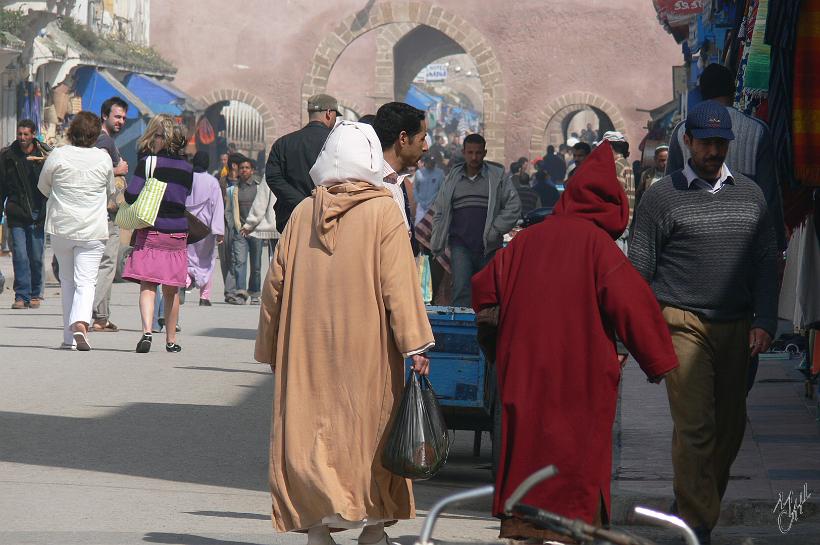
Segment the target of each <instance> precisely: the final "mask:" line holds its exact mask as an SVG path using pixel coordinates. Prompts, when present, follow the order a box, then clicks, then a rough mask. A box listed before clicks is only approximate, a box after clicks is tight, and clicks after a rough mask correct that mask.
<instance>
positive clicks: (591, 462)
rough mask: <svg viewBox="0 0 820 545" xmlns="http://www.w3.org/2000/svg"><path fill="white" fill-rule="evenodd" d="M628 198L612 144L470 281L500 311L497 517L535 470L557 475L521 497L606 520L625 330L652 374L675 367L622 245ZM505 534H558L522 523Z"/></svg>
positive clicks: (476, 297) (650, 297)
mask: <svg viewBox="0 0 820 545" xmlns="http://www.w3.org/2000/svg"><path fill="white" fill-rule="evenodd" d="M628 218H629V205H628V201H627V197H626V194H625V193H624V190H623V188H622V187H621V185H620V184H619V183H618V180H617V178H616V176H615V162H614V159H613V155H612V151H611V148H610V146H609V144H608V143H606V142H604V143H602V144H601V145H600V146H599V147H598V148H597V149H596V150H595V151H594V152H593V153H592V154H591V155H590V156H589V157H588V158H587V160H586V161H584V163H583V165H582V166H581V167H579V170H578V171H577V172H576V173H575V174H574V175H573V177H572V181H571V182H570V183H569V185H568V187H567V190H566V191H565V192H564V193H563V195H562V196H561V199H560V201H559V202H558V204H557V205H556V207H555V211H554V213H553V215H552V216H550V217H548V218H547V219H546V220H544V221H543V222H542V223H540V224H538V225H535V226H533V227H530V228H527V229H525V230H524V231H522V232H521V233H520V234H518V235H517V236H516V237H515V239H514V240H513V241H512V242H511V243H510V245H509V246H508V247H507V248H505V249H503V250H501V251H499V252H498V253H497V254H496V255H495V257H494V258H493V260H492V261H491V262H490V263H489V264H488V265H487V267H486V268H484V269H483V270H482V271H481V272H479V273H478V274H476V275H475V276H474V277H473V307H474V308H475V310H476V312H479V311H482V310H485V311H486V310H487V309H490V308H491V307H493V306H499V311H498V316H499V318H498V335H497V339H496V341H497V347H496V370H497V373H498V384H499V392H500V395H501V402H502V407H503V410H502V433H501V461H500V464H499V469H498V472H497V476H496V483H495V484H496V492H495V498H494V501H493V513H494V514H495V515H496V516H499V517H501V516H502V511H503V504H504V501H505V500H506V499H507V498H508V497H509V496H510V494H511V493H512V492H513V490H515V488H516V487H517V486H518V485H519V484H521V482H522V481H523V480H524V479H525V478H526V477H528V476H529V475H530V474H532V473H534V472H535V471H536V470H538V469H540V468H542V467H545V466H547V465H549V464H555V466H557V468H558V470H559V474H558V475H557V476H556V477H553V478H552V479H549V480H547V481H545V482H543V483H541V484H540V485H538V486H536V487H535V488H534V489H533V490H532V491H531V492H530V493H529V494H528V495H527V496H526V497H525V498H524V502H525V503H528V504H530V505H534V506H538V507H541V508H543V509H547V510H549V511H554V512H556V513H559V514H561V515H563V516H566V517H570V518H581V519H583V520H584V521H586V522H588V523H596V524H602V523H606V522H607V521H608V519H609V507H610V472H611V463H612V424H613V421H614V418H615V406H616V403H617V394H618V383H619V382H620V379H621V366H620V364H619V359H618V351H617V344H616V336H617V338H620V339H621V341H622V342H623V344H624V345H625V346H626V348H627V349H628V350H629V352H630V353H631V354H632V355H633V357H634V358H635V359H636V360H637V361H638V364H639V365H640V366H641V369H643V371H644V373H646V375H647V377H648V378H649V379H650V380H652V381H655V382H658V381H660V379H661V377H663V376H664V375H665V374H666V373H668V372H669V371H671V370H672V369H674V368H675V367H677V365H678V362H677V357H676V356H675V352H674V350H673V348H672V341H671V339H670V336H669V330H668V329H667V326H666V323H665V322H664V320H663V317H662V316H661V310H660V307H659V305H658V302H657V300H656V299H655V295H654V294H653V293H652V291H651V289H650V288H649V286H648V285H647V283H646V281H644V280H643V278H641V276H640V275H639V274H638V272H637V271H636V270H635V269H634V268H633V267H632V265H631V264H630V262H629V260H628V259H627V258H626V256H625V255H624V254H623V253H622V252H621V250H620V249H619V248H618V246H616V244H615V242H614V240H615V239H617V238H618V237H619V236H620V234H621V233H622V232H623V231H624V230H625V229H626V226H627V221H628ZM501 537H509V538H528V537H533V538H541V539H558V536H556V535H554V534H551V533H550V532H546V531H541V530H538V529H536V528H534V527H533V526H531V525H529V524H527V523H525V522H524V521H521V520H519V519H516V518H511V519H506V520H503V522H502V527H501Z"/></svg>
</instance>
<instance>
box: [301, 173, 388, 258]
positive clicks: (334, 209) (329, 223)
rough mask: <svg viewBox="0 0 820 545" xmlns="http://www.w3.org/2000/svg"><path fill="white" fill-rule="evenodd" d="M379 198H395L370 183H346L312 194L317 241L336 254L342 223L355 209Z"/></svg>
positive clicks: (320, 189) (319, 189)
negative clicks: (343, 218) (345, 216)
mask: <svg viewBox="0 0 820 545" xmlns="http://www.w3.org/2000/svg"><path fill="white" fill-rule="evenodd" d="M379 197H387V198H389V199H392V198H393V195H391V193H390V191H388V190H387V189H385V188H384V187H376V186H374V185H372V184H371V183H369V182H347V183H343V184H337V185H333V186H330V187H324V186H319V187H317V188H316V189H315V190H314V191H313V228H314V229H315V231H316V237H317V238H318V239H319V242H320V243H321V244H322V246H324V248H325V249H326V250H327V251H328V252H330V253H331V254H332V253H333V252H334V251H335V250H336V235H337V234H338V231H339V222H340V220H341V219H342V217H344V215H345V214H347V212H349V211H350V210H351V209H352V208H353V207H355V206H358V205H360V204H362V203H363V202H367V201H369V200H370V199H375V198H379Z"/></svg>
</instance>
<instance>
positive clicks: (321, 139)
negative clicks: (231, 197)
mask: <svg viewBox="0 0 820 545" xmlns="http://www.w3.org/2000/svg"><path fill="white" fill-rule="evenodd" d="M307 111H308V124H307V125H305V126H304V127H302V128H301V129H299V130H298V131H295V132H292V133H290V134H286V135H285V136H283V137H281V138H279V139H278V140H277V141H276V142H274V143H273V147H271V150H270V155H269V156H268V163H267V165H266V166H265V181H267V182H268V187H270V189H271V191H272V192H273V194H274V195H275V196H276V204H274V206H273V208H274V211H275V212H276V230H277V231H279V232H280V233H281V232H282V231H284V229H285V225H287V223H288V219H290V214H291V212H293V209H294V208H296V205H297V204H299V203H300V202H302V200H303V199H305V198H307V197H309V196H310V194H311V193H312V192H313V188H314V185H313V181H312V180H311V179H310V174H309V173H310V169H311V168H312V167H313V164H314V163H315V162H316V158H317V157H319V153H320V152H321V151H322V146H324V144H325V140H327V135H328V134H330V129H332V128H333V126H334V125H335V124H336V118H337V117H338V116H339V103H338V102H337V100H336V99H335V98H333V97H332V96H330V95H322V94H320V95H313V96H312V97H310V98H309V99H308V102H307Z"/></svg>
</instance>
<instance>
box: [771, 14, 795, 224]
mask: <svg viewBox="0 0 820 545" xmlns="http://www.w3.org/2000/svg"><path fill="white" fill-rule="evenodd" d="M799 15H800V0H795V1H793V2H774V3H773V4H772V5H771V6H769V16H768V18H767V21H766V37H765V39H766V43H767V44H769V45H770V46H771V47H772V61H771V76H770V78H769V101H768V102H769V129H770V130H771V134H772V147H773V151H774V158H775V162H774V163H775V168H776V169H777V175H778V178H779V179H780V186H781V187H783V188H784V189H788V188H793V187H795V185H796V182H795V179H794V157H793V155H792V92H791V90H792V81H793V79H794V49H795V44H796V39H797V18H798V16H799ZM785 207H786V201H785V196H784V209H785ZM786 222H787V224H788V222H789V218H788V217H787V218H786ZM795 224H796V222H795V223H792V225H791V226H790V228H791V227H793V226H794V225H795Z"/></svg>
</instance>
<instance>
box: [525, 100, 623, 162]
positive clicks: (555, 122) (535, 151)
mask: <svg viewBox="0 0 820 545" xmlns="http://www.w3.org/2000/svg"><path fill="white" fill-rule="evenodd" d="M590 108H591V109H593V110H599V111H601V112H603V113H604V114H605V115H606V116H607V117H608V118H609V120H610V121H611V122H612V125H613V127H614V129H615V130H616V131H620V132H622V133H626V123H625V122H624V117H623V115H621V112H620V110H618V108H617V107H616V106H615V105H614V104H613V103H612V102H610V101H609V100H607V99H605V98H604V97H601V96H598V95H596V94H593V93H585V92H580V91H579V92H575V93H568V94H566V95H562V96H560V97H558V98H556V99H555V100H553V101H551V102H550V103H549V104H548V105H547V107H546V108H544V110H543V111H542V112H540V113H539V114H538V116H537V117H536V118H535V121H534V122H533V125H532V138H531V139H530V155H531V157H538V156H540V155H543V153H544V150H546V149H547V145H549V144H551V143H553V144H554V142H552V141H550V140H549V138H550V135H549V134H547V130H548V128H550V127H561V126H562V125H563V123H564V121H565V120H566V119H567V118H569V117H571V116H572V115H574V114H575V113H576V112H578V111H580V110H584V109H590Z"/></svg>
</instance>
